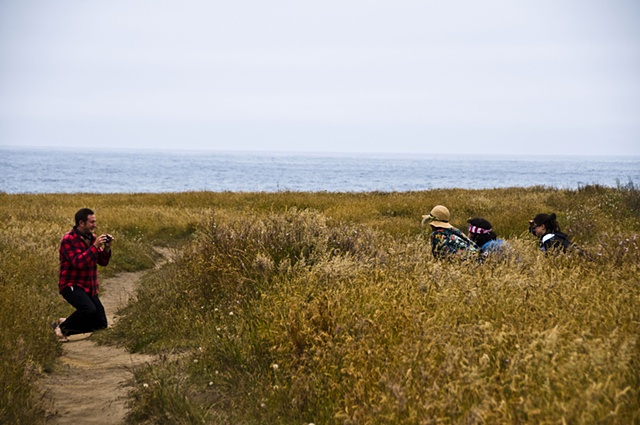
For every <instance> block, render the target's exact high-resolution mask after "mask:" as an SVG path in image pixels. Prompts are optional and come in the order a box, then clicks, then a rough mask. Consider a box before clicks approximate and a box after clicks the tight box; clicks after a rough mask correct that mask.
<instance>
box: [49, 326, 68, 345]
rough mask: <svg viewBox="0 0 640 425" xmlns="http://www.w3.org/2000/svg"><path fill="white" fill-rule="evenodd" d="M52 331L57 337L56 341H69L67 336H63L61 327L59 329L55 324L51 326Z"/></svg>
mask: <svg viewBox="0 0 640 425" xmlns="http://www.w3.org/2000/svg"><path fill="white" fill-rule="evenodd" d="M53 331H54V332H55V333H56V337H58V341H60V342H69V338H67V337H66V336H64V334H63V333H62V329H60V326H59V325H58V326H56V327H55V328H53Z"/></svg>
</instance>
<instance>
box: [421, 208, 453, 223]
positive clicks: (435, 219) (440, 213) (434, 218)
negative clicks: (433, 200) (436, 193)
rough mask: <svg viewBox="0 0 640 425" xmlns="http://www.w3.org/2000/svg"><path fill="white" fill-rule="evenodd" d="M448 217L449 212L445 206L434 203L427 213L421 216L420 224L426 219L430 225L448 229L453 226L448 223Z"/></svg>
mask: <svg viewBox="0 0 640 425" xmlns="http://www.w3.org/2000/svg"><path fill="white" fill-rule="evenodd" d="M449 218H450V214H449V210H448V209H447V207H445V206H444V205H436V206H435V207H433V209H432V210H431V212H430V213H429V214H427V215H423V216H422V224H424V223H425V222H427V221H428V222H429V224H430V225H432V226H435V227H443V228H445V229H450V228H452V227H453V226H452V225H451V224H449Z"/></svg>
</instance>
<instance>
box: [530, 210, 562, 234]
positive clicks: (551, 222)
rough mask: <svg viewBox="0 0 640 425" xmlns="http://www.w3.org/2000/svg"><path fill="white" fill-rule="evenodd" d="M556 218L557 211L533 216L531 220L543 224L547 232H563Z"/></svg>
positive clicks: (538, 224)
mask: <svg viewBox="0 0 640 425" xmlns="http://www.w3.org/2000/svg"><path fill="white" fill-rule="evenodd" d="M556 218H557V217H556V214H555V213H551V214H538V215H536V216H535V217H533V220H531V222H533V223H535V224H536V225H537V226H540V225H543V226H544V228H545V229H546V230H547V233H556V232H561V231H562V230H561V229H560V225H559V224H558V221H557V220H556Z"/></svg>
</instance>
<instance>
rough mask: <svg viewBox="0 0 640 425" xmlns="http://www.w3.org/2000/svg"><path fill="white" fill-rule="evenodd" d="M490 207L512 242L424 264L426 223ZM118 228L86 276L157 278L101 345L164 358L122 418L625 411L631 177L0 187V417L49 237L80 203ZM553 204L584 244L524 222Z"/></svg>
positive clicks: (41, 320)
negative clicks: (356, 185)
mask: <svg viewBox="0 0 640 425" xmlns="http://www.w3.org/2000/svg"><path fill="white" fill-rule="evenodd" d="M436 204H444V205H447V206H448V207H449V209H450V210H451V212H452V215H453V217H452V222H453V224H454V225H457V226H458V227H460V228H462V229H464V227H465V222H466V220H467V219H468V218H469V217H471V216H483V217H486V218H488V219H489V220H490V221H491V222H492V223H493V225H494V228H495V230H496V231H497V233H498V234H499V236H501V237H504V238H506V239H507V240H508V241H509V243H510V244H511V246H512V248H513V250H512V253H511V255H510V256H509V257H508V258H506V259H504V260H501V261H487V262H485V263H483V264H479V263H477V262H474V261H466V262H456V261H451V262H449V261H445V262H443V261H436V260H434V259H433V258H432V256H431V252H430V246H429V242H428V229H425V228H422V227H421V226H420V220H421V215H422V214H425V213H427V212H428V211H429V210H430V209H431V207H432V206H434V205H436ZM85 206H88V207H90V208H92V209H94V211H95V212H96V215H97V218H98V226H99V229H98V230H99V231H108V232H109V233H111V234H113V235H114V236H115V237H116V242H115V244H114V256H113V258H112V264H111V265H110V266H109V267H107V268H105V269H101V270H100V273H101V276H103V277H104V276H109V275H113V274H115V273H118V272H121V271H134V270H145V269H150V268H151V267H152V265H153V264H154V262H155V261H156V260H157V258H156V255H157V254H155V251H154V250H153V249H152V247H153V246H168V247H172V248H175V250H176V252H177V257H176V259H175V261H174V262H172V263H170V264H168V265H166V266H164V267H163V268H161V269H159V270H155V271H152V272H150V273H149V274H148V275H147V278H146V279H145V280H144V281H143V283H142V285H141V286H140V289H139V291H138V293H137V294H136V299H135V302H133V303H131V304H130V305H129V306H128V307H127V308H126V309H124V310H123V311H121V312H120V315H121V319H120V320H119V322H118V324H117V325H116V326H115V327H112V328H110V329H108V330H106V331H103V332H99V333H96V334H94V335H93V337H92V338H94V339H96V340H98V341H100V342H101V343H105V344H119V345H124V346H126V347H127V348H128V349H129V350H131V351H134V352H145V353H153V354H158V355H159V358H160V360H159V361H158V362H157V363H154V364H151V365H148V366H146V367H144V368H141V369H139V370H137V371H136V382H135V384H134V387H133V388H134V389H133V391H132V393H131V403H132V404H131V406H132V410H131V415H130V417H129V421H130V422H131V423H136V424H137V423H150V424H151V423H175V424H187V423H189V424H191V423H193V424H196V423H211V424H223V423H228V424H265V423H270V424H271V423H273V424H308V423H314V424H390V423H393V424H396V423H397V424H439V423H444V424H475V423H487V424H494V423H512V424H521V423H524V424H528V423H531V424H541V423H554V424H555V423H573V424H592V423H603V424H630V423H639V422H640V390H639V389H640V339H639V337H640V273H639V270H638V265H639V264H640V261H639V260H640V249H639V247H638V243H639V241H638V233H639V232H640V193H639V191H638V189H637V188H636V187H634V185H633V184H631V183H630V184H629V185H626V186H620V187H618V188H604V187H598V186H586V187H583V188H580V189H579V190H558V189H553V188H544V187H532V188H527V189H519V188H518V189H515V188H512V189H494V190H457V189H451V190H433V191H425V192H408V193H354V194H346V193H324V192H323V193H297V192H279V193H210V192H189V193H177V194H136V195H129V194H118V195H115V194H114V195H92V194H72V195H8V194H0V287H1V288H2V297H0V362H1V364H2V368H1V369H0V378H1V379H2V383H3V385H2V387H1V389H0V423H24V424H33V423H42V422H43V421H44V419H43V417H42V406H41V401H40V396H39V393H38V387H37V378H38V377H39V376H41V375H42V374H45V373H47V372H48V371H49V370H51V368H52V366H53V365H54V364H55V362H56V358H57V356H58V355H59V353H60V345H59V343H58V342H57V341H56V340H55V338H54V336H53V333H52V332H51V330H50V329H49V328H48V326H47V324H48V323H49V322H50V321H52V320H54V318H56V317H59V316H60V315H65V314H67V313H69V307H68V306H67V305H66V304H65V303H64V302H63V301H62V299H61V297H60V296H59V295H58V294H57V285H56V283H57V248H58V242H59V240H60V237H61V236H62V234H63V233H64V232H66V231H68V230H69V229H70V228H71V226H72V224H73V223H72V221H71V220H72V217H73V214H74V213H75V211H76V210H77V209H79V208H81V207H85ZM552 211H553V212H556V213H557V214H558V217H559V222H560V224H561V226H562V227H563V230H564V231H566V232H567V233H568V234H569V235H570V236H571V237H572V239H573V240H574V241H575V242H576V243H578V244H579V245H580V246H581V247H582V248H583V249H584V251H585V255H572V256H545V255H543V254H541V253H540V252H539V250H538V248H537V242H536V240H535V239H534V238H533V237H532V236H531V235H529V234H528V233H527V220H528V219H530V218H531V217H533V216H534V215H535V214H536V213H538V212H552Z"/></svg>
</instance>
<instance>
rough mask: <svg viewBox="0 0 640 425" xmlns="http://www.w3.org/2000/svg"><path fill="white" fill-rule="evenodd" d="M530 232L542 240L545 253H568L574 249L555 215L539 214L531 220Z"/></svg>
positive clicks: (541, 247)
mask: <svg viewBox="0 0 640 425" xmlns="http://www.w3.org/2000/svg"><path fill="white" fill-rule="evenodd" d="M529 231H530V232H531V233H532V234H534V235H535V236H537V237H538V239H540V249H541V250H542V251H543V252H553V251H556V252H563V253H564V252H567V250H571V249H574V245H573V244H572V243H571V241H569V237H568V236H567V235H566V234H564V233H562V231H561V230H560V226H559V225H558V221H557V220H556V215H555V213H551V214H538V215H536V216H535V217H533V219H532V220H529Z"/></svg>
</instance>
